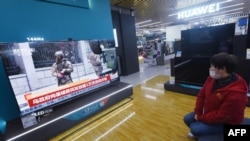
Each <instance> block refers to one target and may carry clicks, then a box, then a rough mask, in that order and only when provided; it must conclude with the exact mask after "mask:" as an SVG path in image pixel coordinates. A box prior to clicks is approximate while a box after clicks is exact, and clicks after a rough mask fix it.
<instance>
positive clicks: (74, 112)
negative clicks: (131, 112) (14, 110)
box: [4, 82, 133, 141]
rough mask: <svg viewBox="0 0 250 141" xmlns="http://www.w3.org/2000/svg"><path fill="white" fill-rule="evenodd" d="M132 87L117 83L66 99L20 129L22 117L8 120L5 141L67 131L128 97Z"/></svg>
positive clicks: (44, 137) (48, 135)
mask: <svg viewBox="0 0 250 141" xmlns="http://www.w3.org/2000/svg"><path fill="white" fill-rule="evenodd" d="M132 94H133V86H132V85H130V84H128V83H124V82H117V83H116V84H113V85H110V86H108V87H105V88H103V89H100V90H97V91H95V92H93V93H90V94H87V95H85V96H83V97H80V98H78V99H74V100H72V101H68V102H67V103H64V104H62V105H60V106H58V107H54V108H53V112H51V113H49V114H47V115H43V116H40V117H37V119H38V123H37V124H36V125H33V126H31V127H28V128H23V124H22V122H21V119H20V118H18V119H15V120H12V121H9V122H8V123H7V131H6V133H5V134H4V138H5V139H4V140H7V141H20V140H36V141H38V140H49V139H50V138H51V137H53V136H56V135H57V134H60V133H62V132H63V131H66V130H68V129H69V128H71V127H73V126H74V125H76V124H78V123H80V122H82V121H84V120H86V119H88V118H89V117H91V116H93V115H94V114H97V113H99V112H101V111H103V110H105V109H107V108H108V107H110V106H112V105H114V104H116V103H118V102H120V101H121V100H123V99H125V98H130V96H131V95H132Z"/></svg>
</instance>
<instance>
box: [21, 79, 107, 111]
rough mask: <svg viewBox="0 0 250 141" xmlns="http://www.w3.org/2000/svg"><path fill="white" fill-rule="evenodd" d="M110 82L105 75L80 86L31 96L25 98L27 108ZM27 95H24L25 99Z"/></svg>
mask: <svg viewBox="0 0 250 141" xmlns="http://www.w3.org/2000/svg"><path fill="white" fill-rule="evenodd" d="M110 80H111V79H110V75H107V76H104V77H101V78H98V79H94V80H90V81H87V82H83V83H80V84H79V83H77V84H73V85H70V86H68V87H62V88H61V89H56V90H52V91H49V92H48V93H43V94H39V96H37V97H32V96H31V97H30V98H29V99H27V98H26V99H27V101H28V104H29V107H34V106H37V105H40V104H42V103H46V102H48V101H52V100H56V99H58V98H60V97H63V96H67V95H70V94H72V93H74V92H77V91H81V90H84V89H88V88H91V87H93V86H95V85H98V84H101V83H104V82H110ZM27 95H30V94H27ZM27 95H25V97H26V96H27Z"/></svg>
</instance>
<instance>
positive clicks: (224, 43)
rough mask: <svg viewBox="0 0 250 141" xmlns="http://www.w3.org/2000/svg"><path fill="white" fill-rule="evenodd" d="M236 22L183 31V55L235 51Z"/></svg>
mask: <svg viewBox="0 0 250 141" xmlns="http://www.w3.org/2000/svg"><path fill="white" fill-rule="evenodd" d="M234 35H235V23H231V24H225V25H218V26H211V27H203V28H196V29H188V30H182V31H181V50H182V56H183V57H197V56H198V57H199V56H200V57H210V56H212V55H214V54H216V53H219V52H227V53H233V40H234Z"/></svg>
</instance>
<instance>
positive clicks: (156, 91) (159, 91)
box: [141, 86, 164, 94]
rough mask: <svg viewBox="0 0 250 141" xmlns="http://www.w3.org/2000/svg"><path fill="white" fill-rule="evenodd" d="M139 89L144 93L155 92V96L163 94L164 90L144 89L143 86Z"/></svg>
mask: <svg viewBox="0 0 250 141" xmlns="http://www.w3.org/2000/svg"><path fill="white" fill-rule="evenodd" d="M141 89H142V90H146V91H152V92H155V93H157V94H164V90H159V89H154V88H150V87H145V86H141Z"/></svg>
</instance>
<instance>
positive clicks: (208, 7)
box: [178, 3, 220, 19]
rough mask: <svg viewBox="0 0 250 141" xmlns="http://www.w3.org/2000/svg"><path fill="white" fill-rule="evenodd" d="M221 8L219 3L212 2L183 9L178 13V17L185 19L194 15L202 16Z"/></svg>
mask: <svg viewBox="0 0 250 141" xmlns="http://www.w3.org/2000/svg"><path fill="white" fill-rule="evenodd" d="M219 10H220V5H219V3H216V4H210V5H206V6H202V7H197V8H193V9H190V10H186V11H182V12H179V13H178V19H185V18H190V17H194V16H200V15H205V14H210V13H214V12H217V11H219Z"/></svg>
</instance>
